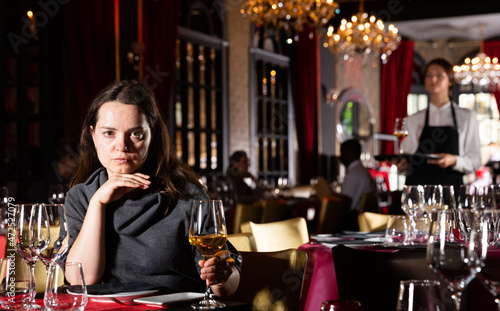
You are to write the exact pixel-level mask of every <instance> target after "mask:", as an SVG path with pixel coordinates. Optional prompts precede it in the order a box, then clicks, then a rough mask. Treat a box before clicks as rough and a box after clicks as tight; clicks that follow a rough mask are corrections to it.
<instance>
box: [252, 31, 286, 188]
mask: <svg viewBox="0 0 500 311" xmlns="http://www.w3.org/2000/svg"><path fill="white" fill-rule="evenodd" d="M263 31H264V30H263V29H260V30H259V32H258V33H257V34H256V35H257V36H258V37H257V38H258V39H257V42H258V43H257V45H258V47H259V48H255V47H253V48H252V49H251V68H253V70H252V71H251V73H250V74H251V77H250V83H251V86H250V105H251V106H250V114H251V117H250V123H251V127H252V128H251V140H252V142H253V144H254V147H255V148H254V149H253V150H251V151H250V157H251V159H252V165H254V166H253V168H254V169H255V171H256V175H257V177H258V179H261V180H267V181H269V183H270V184H271V185H272V184H274V185H278V182H279V181H281V182H283V180H287V181H288V183H290V184H293V183H294V177H295V176H294V175H295V173H294V172H295V169H294V158H293V119H292V115H293V106H292V96H291V89H290V85H291V76H290V58H289V57H288V56H284V55H281V54H278V53H276V52H274V51H280V52H282V53H287V52H288V50H289V46H288V45H286V44H284V41H283V40H284V39H282V41H280V40H275V39H273V38H272V37H269V36H264V35H263ZM268 34H275V32H274V31H268ZM280 38H285V37H284V36H280ZM285 178H286V179H285Z"/></svg>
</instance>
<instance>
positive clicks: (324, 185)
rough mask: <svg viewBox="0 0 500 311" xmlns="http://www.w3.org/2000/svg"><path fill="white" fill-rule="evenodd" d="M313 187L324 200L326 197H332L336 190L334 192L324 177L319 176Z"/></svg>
mask: <svg viewBox="0 0 500 311" xmlns="http://www.w3.org/2000/svg"><path fill="white" fill-rule="evenodd" d="M312 187H313V189H314V191H315V192H316V196H317V197H318V198H319V199H320V200H322V199H323V198H326V197H331V196H333V194H334V193H335V192H333V190H332V187H330V184H329V183H328V181H327V180H326V179H325V178H324V177H321V176H320V177H318V178H317V182H316V183H315V184H313V186H312Z"/></svg>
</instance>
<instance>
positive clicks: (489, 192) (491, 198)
mask: <svg viewBox="0 0 500 311" xmlns="http://www.w3.org/2000/svg"><path fill="white" fill-rule="evenodd" d="M476 198H477V204H476V206H477V208H479V209H490V208H497V203H496V200H495V188H494V187H493V186H484V187H478V188H477V190H476Z"/></svg>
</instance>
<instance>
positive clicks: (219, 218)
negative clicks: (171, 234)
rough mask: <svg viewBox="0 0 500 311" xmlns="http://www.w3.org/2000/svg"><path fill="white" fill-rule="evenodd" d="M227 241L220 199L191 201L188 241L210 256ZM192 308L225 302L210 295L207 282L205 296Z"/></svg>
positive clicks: (217, 305)
mask: <svg viewBox="0 0 500 311" xmlns="http://www.w3.org/2000/svg"><path fill="white" fill-rule="evenodd" d="M226 241H227V229H226V220H225V216H224V208H223V206H222V201H220V200H206V201H199V200H195V201H193V206H192V208H191V220H190V225H189V243H190V244H191V245H192V246H193V247H194V248H196V250H197V251H198V252H199V253H200V254H201V255H202V256H203V259H205V260H208V259H210V258H212V257H213V256H214V255H215V254H217V252H218V251H220V250H221V249H222V247H223V246H224V245H225V244H226ZM191 306H192V307H193V309H198V310H207V309H216V308H221V307H224V306H225V304H224V303H222V302H220V301H217V300H215V299H213V298H212V297H211V296H210V286H209V285H208V284H207V289H206V291H205V297H204V298H203V300H201V301H200V302H198V303H197V304H193V305H191Z"/></svg>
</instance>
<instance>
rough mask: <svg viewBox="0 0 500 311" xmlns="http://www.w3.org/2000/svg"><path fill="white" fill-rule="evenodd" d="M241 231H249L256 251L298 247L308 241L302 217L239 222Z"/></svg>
mask: <svg viewBox="0 0 500 311" xmlns="http://www.w3.org/2000/svg"><path fill="white" fill-rule="evenodd" d="M241 231H243V232H249V233H251V234H252V235H253V236H254V238H255V246H256V248H257V251H258V252H273V251H280V250H285V249H289V248H299V246H301V245H302V244H304V243H307V242H309V232H308V230H307V223H306V220H305V219H304V218H302V217H296V218H291V219H287V220H282V221H276V222H269V223H265V224H256V223H254V222H251V221H248V222H245V223H243V224H241Z"/></svg>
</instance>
